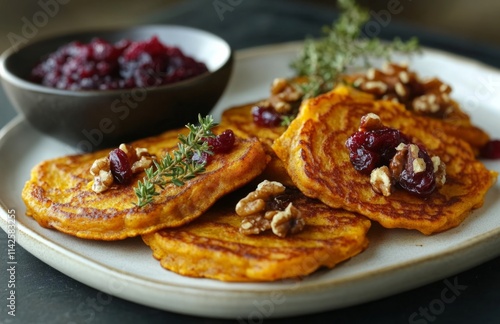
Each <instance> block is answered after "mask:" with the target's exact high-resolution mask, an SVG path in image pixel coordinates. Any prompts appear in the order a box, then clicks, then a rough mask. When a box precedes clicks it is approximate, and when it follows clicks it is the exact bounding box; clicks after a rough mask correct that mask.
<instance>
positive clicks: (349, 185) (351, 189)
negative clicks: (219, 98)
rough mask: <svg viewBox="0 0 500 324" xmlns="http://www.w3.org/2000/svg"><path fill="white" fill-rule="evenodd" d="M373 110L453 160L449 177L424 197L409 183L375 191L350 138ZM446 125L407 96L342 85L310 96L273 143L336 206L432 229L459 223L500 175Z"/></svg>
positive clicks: (298, 177) (316, 194)
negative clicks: (387, 96)
mask: <svg viewBox="0 0 500 324" xmlns="http://www.w3.org/2000/svg"><path fill="white" fill-rule="evenodd" d="M368 113H375V114H377V115H378V116H380V118H381V120H382V122H383V123H384V124H385V125H386V126H388V127H392V128H395V129H399V130H401V131H402V132H403V133H404V134H406V135H408V136H410V137H411V138H412V140H413V142H415V143H417V144H423V146H424V147H426V148H427V151H428V152H429V154H430V155H431V156H432V155H437V156H439V157H440V158H441V160H442V161H444V162H445V164H446V173H447V180H446V184H445V185H444V186H443V187H441V188H440V189H438V190H437V191H435V192H433V193H432V194H431V195H430V196H428V197H425V198H422V197H419V196H416V195H413V194H410V193H408V192H406V191H404V190H396V191H395V192H394V193H393V194H392V195H390V196H387V197H386V196H383V195H381V194H378V193H376V192H375V191H374V190H373V189H372V186H371V184H370V176H366V175H363V174H361V173H360V172H358V171H356V170H355V169H354V167H353V166H352V164H351V162H350V159H349V152H348V150H347V148H346V146H345V142H346V140H347V138H348V137H349V136H350V135H352V134H353V133H355V132H356V131H357V129H358V127H359V124H360V118H361V117H362V116H364V115H366V114H368ZM442 125H443V123H442V122H440V121H437V120H435V119H431V118H426V117H419V116H416V115H415V114H413V113H411V112H409V111H407V110H406V109H405V108H404V107H403V106H401V105H400V104H397V103H393V102H389V101H373V100H371V99H369V98H367V96H365V95H362V96H358V95H357V94H356V92H352V91H351V90H349V89H347V88H345V87H341V88H337V89H336V90H334V91H332V92H329V93H327V94H324V95H321V96H319V97H316V98H314V99H310V100H307V101H305V102H303V104H302V107H301V110H300V113H299V116H298V117H297V118H296V119H295V120H294V121H293V122H292V124H291V125H290V127H289V128H288V129H287V131H286V132H285V133H283V135H282V136H281V137H280V138H279V139H277V140H276V141H275V142H274V144H273V149H274V150H275V152H276V154H277V155H278V157H279V158H280V159H282V160H283V161H284V163H285V166H286V168H287V170H288V173H289V174H290V176H291V177H292V180H293V181H294V183H295V184H296V185H297V187H298V188H299V189H300V190H301V191H302V192H303V193H304V194H305V195H307V196H309V197H313V198H318V199H320V200H321V201H323V202H324V203H325V204H327V205H329V206H331V207H334V208H340V207H341V208H345V209H347V210H350V211H354V212H359V213H360V214H363V215H365V216H367V217H368V218H370V219H372V220H375V221H378V222H379V223H380V224H382V225H383V226H384V227H387V228H406V229H416V230H419V231H420V232H422V233H424V234H431V233H435V232H440V231H444V230H446V229H449V228H452V227H454V226H457V225H458V224H460V223H461V222H462V221H463V220H464V219H465V218H466V217H467V215H469V213H470V211H471V210H472V209H475V208H478V207H480V206H481V205H482V204H483V201H484V196H485V194H486V192H487V191H488V189H489V188H490V187H491V186H492V185H493V183H494V182H495V181H496V177H497V174H496V172H493V171H489V170H487V169H486V168H485V166H484V165H483V164H482V163H481V162H480V161H477V160H476V159H475V156H474V152H473V150H472V149H471V147H470V146H469V145H468V144H467V143H466V142H465V141H462V140H460V139H458V138H457V137H454V136H451V135H449V134H448V133H447V131H446V130H444V129H443V127H442Z"/></svg>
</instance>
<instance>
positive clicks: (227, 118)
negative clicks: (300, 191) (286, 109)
mask: <svg viewBox="0 0 500 324" xmlns="http://www.w3.org/2000/svg"><path fill="white" fill-rule="evenodd" d="M255 105H256V104H247V105H242V106H237V107H232V108H229V109H227V110H225V111H224V112H223V113H222V117H221V123H220V125H221V127H224V128H230V129H232V130H233V132H234V133H235V134H237V135H238V136H240V137H242V138H252V137H256V138H258V139H259V140H260V141H261V143H262V144H263V145H264V149H265V150H266V152H267V153H268V154H269V156H271V161H269V163H268V165H267V167H266V169H265V170H264V172H262V174H261V175H260V176H259V178H261V179H268V180H273V181H278V182H281V183H282V184H284V185H288V186H293V182H292V180H291V179H290V177H289V176H288V173H287V171H286V169H285V166H284V165H283V162H282V161H281V160H280V159H278V158H277V157H276V154H275V153H274V151H273V149H272V148H271V145H272V144H273V142H274V140H275V139H277V138H278V137H280V135H281V134H283V132H284V131H285V130H286V127H285V126H275V127H263V126H259V125H257V124H256V123H254V121H253V117H252V107H253V106H255Z"/></svg>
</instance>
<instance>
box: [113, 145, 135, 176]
mask: <svg viewBox="0 0 500 324" xmlns="http://www.w3.org/2000/svg"><path fill="white" fill-rule="evenodd" d="M108 158H109V166H110V169H111V173H112V174H113V177H114V179H115V180H116V181H117V182H118V183H122V184H127V183H129V182H130V181H131V180H132V169H131V168H130V161H129V159H128V156H127V154H126V153H125V152H123V151H122V150H120V149H118V148H117V149H114V150H112V151H111V152H109V156H108Z"/></svg>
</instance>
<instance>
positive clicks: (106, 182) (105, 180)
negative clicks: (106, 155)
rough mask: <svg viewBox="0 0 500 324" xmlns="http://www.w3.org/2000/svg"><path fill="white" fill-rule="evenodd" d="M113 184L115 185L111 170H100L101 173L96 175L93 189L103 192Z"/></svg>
mask: <svg viewBox="0 0 500 324" xmlns="http://www.w3.org/2000/svg"><path fill="white" fill-rule="evenodd" d="M111 185H113V175H112V174H111V171H104V170H100V171H99V174H98V175H97V176H95V177H94V183H92V190H93V191H95V192H97V193H101V192H103V191H106V190H108V189H109V188H110V187H111Z"/></svg>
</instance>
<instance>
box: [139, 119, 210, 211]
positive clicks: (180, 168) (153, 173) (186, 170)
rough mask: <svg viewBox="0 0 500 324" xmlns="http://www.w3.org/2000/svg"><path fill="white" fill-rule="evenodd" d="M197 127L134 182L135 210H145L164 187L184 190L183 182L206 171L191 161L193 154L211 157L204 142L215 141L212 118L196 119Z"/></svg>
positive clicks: (189, 127) (202, 163) (202, 165)
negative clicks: (137, 207)
mask: <svg viewBox="0 0 500 324" xmlns="http://www.w3.org/2000/svg"><path fill="white" fill-rule="evenodd" d="M198 122H199V124H198V125H193V124H188V125H186V127H187V128H188V129H189V134H188V135H183V134H181V135H179V143H178V144H177V149H176V150H174V151H173V152H170V153H167V154H165V155H164V156H163V157H161V159H159V161H154V164H153V166H151V167H149V168H148V169H146V170H145V173H146V176H145V177H144V178H143V179H142V181H141V180H139V181H138V182H137V187H136V188H134V191H135V195H136V196H137V206H139V207H144V206H146V205H147V204H150V203H152V202H153V200H154V198H155V196H158V195H159V193H158V191H157V188H158V187H159V188H161V189H163V188H164V187H165V186H166V185H167V184H169V183H172V184H174V185H176V186H183V185H184V183H185V181H187V180H190V179H193V178H194V177H195V176H196V175H198V174H200V173H202V172H204V171H205V162H199V161H198V160H195V161H193V159H192V157H193V155H195V154H198V155H199V156H201V155H203V154H212V151H211V150H210V146H209V145H208V143H207V141H205V140H204V139H206V138H210V137H215V134H214V133H213V132H212V128H214V127H215V126H216V123H215V122H214V120H213V117H212V116H206V117H205V118H202V117H201V116H198Z"/></svg>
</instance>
